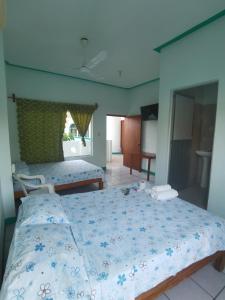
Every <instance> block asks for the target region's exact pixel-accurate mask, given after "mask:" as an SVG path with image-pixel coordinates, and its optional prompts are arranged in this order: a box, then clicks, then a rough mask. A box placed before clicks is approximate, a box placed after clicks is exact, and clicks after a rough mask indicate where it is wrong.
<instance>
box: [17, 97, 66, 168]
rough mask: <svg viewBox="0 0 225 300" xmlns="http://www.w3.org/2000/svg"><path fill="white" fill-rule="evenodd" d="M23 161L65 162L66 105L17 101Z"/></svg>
mask: <svg viewBox="0 0 225 300" xmlns="http://www.w3.org/2000/svg"><path fill="white" fill-rule="evenodd" d="M16 103H17V117H18V129H19V142H20V153H21V160H23V161H25V162H27V163H43V162H54V161H63V160H64V156H63V148H62V136H63V132H64V127H65V121H66V111H67V108H66V105H65V104H60V103H54V102H46V101H36V100H26V99H17V102H16Z"/></svg>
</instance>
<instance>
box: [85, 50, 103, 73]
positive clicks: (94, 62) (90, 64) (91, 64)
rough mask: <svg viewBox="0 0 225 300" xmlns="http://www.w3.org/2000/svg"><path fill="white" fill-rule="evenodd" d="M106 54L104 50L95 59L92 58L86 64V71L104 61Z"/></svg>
mask: <svg viewBox="0 0 225 300" xmlns="http://www.w3.org/2000/svg"><path fill="white" fill-rule="evenodd" d="M106 58H107V52H106V51H105V50H102V51H100V52H99V53H98V54H97V55H96V56H95V57H93V58H92V59H91V60H90V61H89V62H88V64H87V67H88V69H93V68H95V67H96V66H97V65H98V64H100V63H101V62H102V61H104V60H106Z"/></svg>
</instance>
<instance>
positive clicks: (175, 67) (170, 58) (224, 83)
mask: <svg viewBox="0 0 225 300" xmlns="http://www.w3.org/2000/svg"><path fill="white" fill-rule="evenodd" d="M224 36H225V18H224V17H223V18H221V19H219V20H217V21H215V22H214V23H211V24H209V25H208V26H206V27H204V28H202V29H200V30H198V31H196V32H195V33H193V34H192V35H189V36H187V37H186V38H184V39H182V40H180V41H178V42H176V43H174V44H172V45H170V46H169V47H167V48H165V49H163V50H162V52H161V54H160V91H159V124H158V145H157V149H158V151H157V155H158V157H160V160H157V166H156V182H157V183H165V182H167V179H168V166H169V148H170V134H171V108H172V94H173V90H177V89H181V88H187V87H190V86H195V85H200V84H204V83H208V82H212V81H215V80H219V89H218V102H217V119H216V127H215V135H214V147H213V157H212V166H211V183H210V191H209V203H208V209H209V210H210V211H212V212H214V213H216V214H218V215H221V216H223V217H225V201H224V195H225V185H224V178H225V168H224V164H223V163H221V162H222V161H224V151H225V150H224V149H225V138H224V132H225V39H224Z"/></svg>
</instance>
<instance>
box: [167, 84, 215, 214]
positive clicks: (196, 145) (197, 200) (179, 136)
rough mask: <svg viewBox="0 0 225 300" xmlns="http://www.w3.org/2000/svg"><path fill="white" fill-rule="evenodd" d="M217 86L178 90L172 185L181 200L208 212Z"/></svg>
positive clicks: (170, 177) (175, 98)
mask: <svg viewBox="0 0 225 300" xmlns="http://www.w3.org/2000/svg"><path fill="white" fill-rule="evenodd" d="M217 93H218V83H217V82H214V83H210V84H206V85H201V86H196V87H192V88H186V89H182V90H176V91H175V92H174V97H173V118H172V120H173V121H172V135H171V149H170V168H169V183H170V184H171V185H172V186H173V187H174V188H176V189H177V190H178V191H179V196H180V198H181V199H183V200H186V201H188V202H191V203H193V204H195V205H197V206H199V207H201V208H204V209H206V208H207V204H208V192H209V182H210V170H211V157H212V151H213V140H214V129H215V120H216V107H217Z"/></svg>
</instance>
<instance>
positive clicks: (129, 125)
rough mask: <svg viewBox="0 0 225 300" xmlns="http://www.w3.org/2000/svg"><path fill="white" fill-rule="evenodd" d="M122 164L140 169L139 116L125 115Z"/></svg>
mask: <svg viewBox="0 0 225 300" xmlns="http://www.w3.org/2000/svg"><path fill="white" fill-rule="evenodd" d="M122 139H123V140H122V145H123V164H124V166H126V167H129V168H130V167H131V166H132V168H133V169H135V170H138V171H140V170H141V156H140V154H141V116H131V117H126V118H125V120H124V122H123V134H122Z"/></svg>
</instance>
